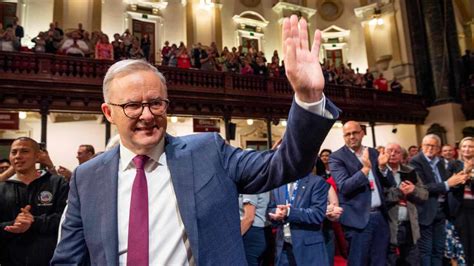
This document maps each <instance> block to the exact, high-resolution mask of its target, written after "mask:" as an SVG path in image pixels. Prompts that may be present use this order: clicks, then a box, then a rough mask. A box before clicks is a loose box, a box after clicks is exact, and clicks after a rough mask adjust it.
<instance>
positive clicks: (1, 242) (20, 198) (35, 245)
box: [0, 172, 69, 265]
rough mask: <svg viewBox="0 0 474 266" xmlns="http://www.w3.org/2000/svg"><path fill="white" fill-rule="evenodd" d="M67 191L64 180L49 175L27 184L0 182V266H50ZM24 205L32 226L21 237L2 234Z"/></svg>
mask: <svg viewBox="0 0 474 266" xmlns="http://www.w3.org/2000/svg"><path fill="white" fill-rule="evenodd" d="M68 191H69V185H68V183H67V182H66V181H65V180H64V178H62V177H60V176H56V175H51V174H50V173H49V172H43V173H42V175H41V176H40V177H39V178H38V179H36V180H34V181H33V182H31V183H30V184H29V185H26V184H24V183H22V182H21V181H19V180H16V179H14V178H13V179H9V180H7V181H5V182H0V247H1V248H0V265H48V264H49V261H50V259H51V258H52V256H53V252H54V249H55V247H56V243H57V236H58V227H59V221H60V218H61V215H62V212H63V210H64V207H65V206H66V199H67V195H68ZM26 205H31V214H33V216H34V222H33V224H32V225H31V227H30V228H29V229H28V230H27V231H26V232H24V233H22V234H14V233H10V232H7V231H5V230H4V228H5V226H8V225H12V224H13V222H14V220H15V218H16V217H17V215H18V214H19V213H20V208H23V207H25V206H26Z"/></svg>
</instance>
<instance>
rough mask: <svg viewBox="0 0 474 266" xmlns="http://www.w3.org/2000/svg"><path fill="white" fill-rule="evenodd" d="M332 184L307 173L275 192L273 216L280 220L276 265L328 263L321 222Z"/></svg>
mask: <svg viewBox="0 0 474 266" xmlns="http://www.w3.org/2000/svg"><path fill="white" fill-rule="evenodd" d="M329 186H330V185H329V184H328V183H326V181H325V180H324V179H323V178H321V177H320V176H315V175H308V176H306V177H305V178H303V179H301V180H298V181H296V182H293V183H290V184H287V185H283V186H281V187H279V188H277V189H274V190H273V191H272V199H271V201H270V204H269V211H270V213H269V216H270V219H271V220H273V221H274V222H276V223H277V225H278V227H277V233H276V241H275V242H276V247H275V250H276V255H275V265H277V266H285V265H321V266H329V260H328V256H327V252H326V246H325V242H324V236H323V232H322V224H323V221H324V218H326V208H327V202H328V200H327V196H328V190H329Z"/></svg>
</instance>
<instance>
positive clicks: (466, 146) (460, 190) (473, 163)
mask: <svg viewBox="0 0 474 266" xmlns="http://www.w3.org/2000/svg"><path fill="white" fill-rule="evenodd" d="M459 149H460V160H453V161H451V162H450V164H449V167H448V174H449V175H455V174H456V173H465V174H466V175H467V177H466V180H467V181H466V183H465V184H462V185H460V186H459V187H457V188H456V189H455V190H454V192H453V194H454V197H453V198H452V204H450V206H453V208H452V212H451V214H452V216H453V218H454V219H453V220H454V221H453V223H454V225H455V228H456V231H457V233H458V234H459V237H460V240H461V243H462V247H463V249H464V253H465V256H466V257H465V258H466V265H473V264H474V185H473V184H474V170H473V168H474V138H473V137H465V138H463V139H462V140H461V141H460V142H459ZM454 258H456V257H454Z"/></svg>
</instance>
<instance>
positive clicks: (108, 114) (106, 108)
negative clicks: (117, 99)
mask: <svg viewBox="0 0 474 266" xmlns="http://www.w3.org/2000/svg"><path fill="white" fill-rule="evenodd" d="M100 108H101V109H102V112H103V113H104V115H105V118H106V119H107V121H109V122H110V123H111V124H113V123H114V120H113V119H112V109H111V108H110V106H109V105H108V104H106V103H103V104H102V105H101V106H100Z"/></svg>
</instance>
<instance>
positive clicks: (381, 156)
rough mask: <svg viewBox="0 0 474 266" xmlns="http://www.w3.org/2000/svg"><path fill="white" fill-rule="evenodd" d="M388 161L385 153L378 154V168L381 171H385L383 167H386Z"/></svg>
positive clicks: (388, 155) (388, 156) (387, 155)
mask: <svg viewBox="0 0 474 266" xmlns="http://www.w3.org/2000/svg"><path fill="white" fill-rule="evenodd" d="M389 159H390V154H388V153H387V152H385V151H382V152H381V153H380V154H379V158H378V163H379V167H380V168H381V169H385V167H387V163H388V160H389Z"/></svg>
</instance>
